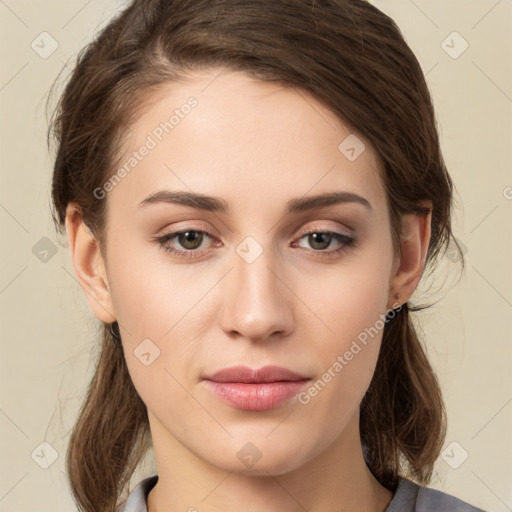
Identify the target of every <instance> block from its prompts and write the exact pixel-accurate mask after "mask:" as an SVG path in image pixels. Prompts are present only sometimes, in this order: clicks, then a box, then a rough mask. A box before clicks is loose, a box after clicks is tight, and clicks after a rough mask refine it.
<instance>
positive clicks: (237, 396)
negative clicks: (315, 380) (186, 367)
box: [203, 379, 310, 411]
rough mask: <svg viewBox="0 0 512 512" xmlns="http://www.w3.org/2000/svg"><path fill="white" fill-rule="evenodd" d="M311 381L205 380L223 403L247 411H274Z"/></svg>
mask: <svg viewBox="0 0 512 512" xmlns="http://www.w3.org/2000/svg"><path fill="white" fill-rule="evenodd" d="M309 380H310V379H303V380H297V381H279V382H260V383H254V384H245V383H242V382H214V381H212V380H204V381H203V382H204V383H205V384H206V386H207V387H208V388H209V389H210V390H211V391H213V393H214V394H215V395H217V397H218V398H220V399H221V400H222V401H223V402H225V403H227V404H229V405H232V406H233V407H236V408H237V409H243V410H245V411H266V410H269V409H274V408H275V407H278V406H279V405H281V404H283V403H285V402H286V401H287V400H289V399H290V398H292V397H293V396H295V395H296V394H297V393H298V392H299V391H300V390H301V389H302V388H303V387H304V385H305V384H306V383H307V382H309Z"/></svg>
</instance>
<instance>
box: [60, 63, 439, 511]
mask: <svg viewBox="0 0 512 512" xmlns="http://www.w3.org/2000/svg"><path fill="white" fill-rule="evenodd" d="M191 96H194V97H195V98H196V99H197V102H198V104H197V106H196V107H195V108H194V109H192V111H191V112H190V113H189V114H188V115H186V116H184V118H183V119H181V118H180V121H179V123H178V124H177V125H176V126H175V127H174V129H173V130H172V131H171V132H169V133H168V134H165V135H164V136H163V137H162V141H160V142H158V145H157V146H156V147H155V148H153V149H152V150H151V151H150V152H149V154H148V155H147V156H146V157H144V158H143V159H142V160H141V161H140V162H139V163H138V164H137V166H136V167H135V168H134V169H133V170H132V171H131V172H130V173H129V174H128V175H127V176H126V177H124V178H123V179H122V181H121V182H120V183H118V184H117V185H116V186H115V187H114V188H113V189H112V190H111V191H109V192H108V195H107V197H106V198H105V199H102V200H106V201H108V215H107V236H106V247H105V251H104V253H103V254H102V252H101V251H100V249H99V246H98V244H97V242H96V241H95V239H94V238H93V237H92V236H91V233H90V232H89V231H88V229H87V228H86V227H85V225H84V224H83V222H82V220H81V217H80V215H77V214H76V209H75V206H74V205H73V204H70V205H69V206H68V215H67V219H66V226H67V233H68V238H69V242H70V249H71V255H72V259H73V265H74V268H75V271H76V274H77V277H78V279H79V281H80V284H81V286H82V287H83V289H84V292H85V293H86V296H87V299H88V301H89V304H90V307H91V309H92V311H93V312H94V314H95V315H96V316H97V317H98V318H99V319H100V320H103V321H105V322H112V321H114V320H117V321H118V322H119V325H120V331H121V336H122V343H123V349H124V354H125V358H126V363H127V365H128V369H129V372H130V375H131V377H132V379H133V382H134V385H135V387H136V389H137V391H138V393H139V394H140V396H141V398H142V400H143V401H144V402H145V404H146V405H147V408H148V415H149V419H150V427H151V434H152V438H153V444H154V448H155V456H156V462H157V466H158V474H159V481H158V483H157V485H156V487H155V488H154V489H153V490H152V491H151V493H150V495H149V500H148V505H149V511H150V512H163V511H166V510H189V509H190V510H193V509H191V508H190V507H195V508H196V509H198V510H200V511H201V512H203V511H221V510H222V511H224V512H229V511H231V510H237V511H238V510H240V507H241V505H242V509H243V510H244V511H247V512H256V511H258V512H261V510H266V511H269V512H272V511H278V510H279V511H281V512H282V511H290V512H291V511H299V510H310V511H323V512H329V511H332V512H334V511H336V512H339V511H342V510H343V511H348V510H360V511H383V510H384V509H385V508H386V506H387V504H388V503H389V501H390V500H391V498H392V493H391V492H390V491H389V490H387V489H385V488H384V487H382V486H381V485H380V484H379V483H378V482H377V480H376V479H375V478H374V477H373V475H372V474H371V473H370V471H369V470H368V468H367V467H366V464H365V463H364V459H363V454H362V448H361V440H360V436H359V404H360V402H361V399H362V398H363V396H364V394H365V392H366V389H367V388H368V386H369V384H370V381H371V378H372V375H373V372H374V369H375V364H376V361H377V357H378V351H379V348H380V343H381V336H382V330H379V333H378V335H374V336H373V337H370V338H369V339H368V343H367V345H366V346H364V347H363V348H362V350H361V351H360V352H358V353H357V355H355V356H354V357H353V358H352V360H351V361H349V362H348V364H347V365H346V366H344V367H343V369H342V370H341V371H339V372H337V373H336V376H335V377H333V378H332V379H331V381H330V382H328V383H327V385H326V386H325V387H324V388H323V389H322V390H321V391H320V392H318V394H317V395H316V396H313V397H311V400H310V401H309V402H308V403H307V404H302V403H300V402H299V401H298V400H297V399H296V398H292V399H290V400H288V401H287V402H286V403H284V404H282V405H280V406H279V407H277V408H275V409H271V410H268V411H262V412H255V411H243V410H239V409H236V408H234V407H232V406H230V405H228V404H226V403H224V402H222V401H220V400H219V399H218V398H217V397H216V396H215V395H214V394H212V393H211V392H210V390H209V389H208V388H207V387H206V386H205V385H204V382H202V381H201V377H202V376H204V375H205V374H211V373H213V372H215V371H217V370H220V369H222V368H226V367H229V366H233V365H237V364H245V365H247V366H249V367H251V368H260V367H262V366H265V365H267V364H274V365H279V366H284V367H286V368H289V369H291V370H293V371H295V372H297V373H300V374H303V375H305V376H308V377H310V378H311V379H312V382H316V381H317V380H318V379H320V378H321V377H322V375H323V374H324V373H325V372H326V371H327V369H328V368H330V367H332V366H333V364H334V363H335V361H336V360H337V358H338V356H339V355H343V354H344V353H345V352H346V351H347V350H348V349H349V348H350V346H351V344H352V342H353V341H354V340H356V339H357V336H358V334H360V333H361V332H363V331H364V330H365V329H367V328H370V327H371V326H375V325H377V326H379V325H380V323H378V320H379V318H382V317H381V316H380V315H383V314H384V313H385V312H386V310H387V309H388V308H391V307H392V305H393V304H395V306H396V305H397V299H396V298H395V294H396V293H400V294H401V298H400V300H399V301H398V303H400V304H402V303H403V302H405V301H406V300H408V298H409V297H410V295H411V294H412V292H413V291H414V289H415V288H416V286H417V284H418V281H419V279H420V277H421V274H422V271H423V267H424V264H425V255H426V250H427V247H428V241H429V238H430V215H428V216H425V217H420V216H417V215H412V214H411V215H406V216H404V217H403V235H402V251H403V256H402V260H401V261H399V259H398V258H396V257H395V256H394V254H393V248H392V244H391V232H390V223H389V214H388V209H387V202H386V194H385V190H384V188H383V185H382V182H381V179H380V175H379V174H380V172H381V170H380V169H381V163H380V160H379V159H378V156H377V155H376V153H375V151H374V150H373V148H372V147H371V145H370V144H369V143H368V142H367V141H365V144H366V149H365V150H364V151H363V152H362V153H361V154H360V156H359V157H358V158H357V159H356V160H354V161H350V160H349V159H347V158H346V156H345V155H344V154H342V153H341V152H340V151H339V150H338V146H339V144H340V143H341V142H342V141H343V140H344V139H345V138H346V137H347V136H348V135H349V134H350V133H351V131H350V130H349V128H347V126H346V125H345V124H344V123H343V122H342V121H341V120H340V119H339V118H338V117H337V116H335V115H334V114H333V113H332V112H330V111H329V110H327V109H326V108H325V107H323V106H322V105H321V104H320V103H319V102H317V101H316V100H315V99H314V98H313V97H312V96H310V95H309V94H307V93H306V92H304V91H301V90H297V89H293V88H289V87H283V86H281V85H277V84H268V83H263V82H260V81H255V80H253V79H252V78H250V77H248V76H247V75H244V74H242V73H235V72H228V71H223V72H222V73H220V70H219V69H208V70H202V71H196V72H194V73H193V74H192V75H191V77H190V79H189V80H187V81H184V82H180V83H174V84H169V86H168V87H165V88H163V89H162V90H160V91H159V92H158V95H154V96H152V97H151V98H148V99H150V100H151V101H150V102H148V104H147V106H146V108H145V110H144V111H143V112H142V114H141V115H140V116H139V117H138V119H137V120H136V122H135V123H134V125H133V126H132V130H131V131H130V132H129V133H127V134H126V138H125V141H126V143H125V146H124V148H123V151H124V157H125V158H124V159H121V160H122V162H124V161H126V159H127V158H128V157H129V156H130V154H131V152H133V151H135V150H137V149H138V148H140V147H141V145H143V144H144V141H145V140H147V137H148V135H150V134H151V133H152V132H153V130H154V128H155V127H156V126H158V125H159V123H161V122H162V121H165V120H167V119H168V118H169V115H170V113H172V111H173V110H175V109H176V108H180V106H181V105H183V104H184V103H186V101H187V99H188V98H189V97H191ZM153 138H155V137H153ZM360 139H361V140H363V139H362V138H361V137H360ZM157 190H173V191H188V192H195V193H202V194H208V195H212V196H217V197H219V198H222V199H224V200H225V201H227V202H228V204H229V208H230V210H229V213H227V214H226V213H219V212H215V213H214V212H208V211H203V210H200V209H197V208H191V207H188V206H183V205H176V204H164V203H158V204H151V205H146V206H145V207H144V208H141V207H139V206H138V205H139V203H140V202H141V201H142V200H143V199H145V198H146V197H147V196H148V195H149V194H151V193H153V192H155V191H157ZM333 191H348V192H352V193H356V194H359V195H361V196H363V197H364V198H366V199H367V200H368V201H369V203H370V204H371V209H368V208H366V207H365V206H363V205H361V204H358V203H354V202H352V203H344V204H337V205H331V206H328V207H322V208H317V209H316V210H311V211H305V212H300V213H294V214H286V204H287V202H288V201H289V200H291V199H293V198H301V197H303V196H310V195H316V194H320V193H324V192H333ZM171 228H176V229H184V228H186V229H188V230H199V231H201V230H202V231H206V232H209V233H210V234H211V236H207V235H205V236H204V239H203V242H202V243H201V245H200V246H199V248H198V249H192V250H195V251H196V254H197V255H198V256H196V257H195V258H190V259H184V258H179V257H177V256H175V255H173V254H170V253H168V252H166V251H165V250H164V248H163V247H162V246H160V245H158V243H155V242H154V241H153V240H152V239H154V238H155V237H157V236H160V235H162V234H163V233H166V232H168V231H169V230H170V229H171ZM314 230H316V232H318V231H320V232H322V231H330V232H332V231H333V230H334V231H336V230H337V231H341V232H342V233H346V234H348V235H353V236H354V238H355V239H356V242H355V244H353V245H349V246H347V247H345V250H344V251H343V252H341V253H340V254H337V255H334V256H333V257H328V256H325V255H323V254H324V253H328V252H331V253H333V251H334V250H335V249H337V248H339V247H341V246H342V243H341V242H338V241H337V240H336V239H335V238H333V239H332V241H331V243H330V245H328V240H327V242H326V243H325V244H324V246H323V247H322V248H320V249H319V248H318V247H319V245H314V240H311V237H308V236H305V235H304V234H303V233H304V232H310V231H312V232H315V231H314ZM247 236H251V237H253V239H254V240H255V241H256V243H257V246H259V247H260V248H261V250H262V253H261V254H260V255H259V256H258V257H257V258H256V259H255V260H254V261H252V262H250V263H248V262H247V261H246V260H245V259H244V258H242V257H241V256H240V254H239V253H238V252H237V248H239V247H240V244H241V243H242V242H243V241H244V239H245V238H246V237H247ZM181 241H182V242H183V239H182V240H181ZM167 245H171V246H172V247H174V248H176V249H178V250H180V249H181V250H182V251H184V250H186V249H187V248H189V247H191V246H192V244H190V243H189V245H187V246H184V245H183V244H180V240H179V239H178V237H175V238H174V240H171V241H168V242H167ZM242 246H243V244H242ZM257 246H256V245H253V246H251V247H253V248H252V249H250V250H251V251H253V250H255V249H254V247H257ZM326 246H327V248H326ZM189 250H190V249H189ZM315 251H316V252H315ZM322 251H323V252H322ZM252 254H254V253H252ZM147 339H149V340H151V342H150V343H151V344H150V345H148V347H155V346H156V347H158V349H159V350H160V354H159V356H158V357H156V359H154V361H153V362H152V363H151V364H149V365H144V364H142V362H141V360H140V359H139V357H137V356H136V355H135V353H134V351H136V349H137V347H138V346H139V345H140V343H141V342H142V341H143V340H147ZM146 343H148V342H146ZM151 350H154V348H152V349H151ZM305 389H306V390H307V388H305ZM247 443H252V444H253V445H254V446H255V447H256V448H257V451H256V450H255V449H254V448H246V449H249V450H252V452H251V453H254V454H256V453H259V455H261V458H260V459H259V460H258V461H257V462H256V463H255V464H254V465H252V466H251V467H249V466H248V465H247V464H244V463H243V462H242V461H241V460H240V458H239V457H238V456H237V454H238V452H239V451H240V449H242V448H243V447H244V446H245V445H246V444H247ZM249 446H250V445H249Z"/></svg>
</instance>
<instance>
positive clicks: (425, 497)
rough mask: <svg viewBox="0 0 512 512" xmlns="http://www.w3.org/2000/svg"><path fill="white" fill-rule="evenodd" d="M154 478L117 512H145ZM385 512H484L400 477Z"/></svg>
mask: <svg viewBox="0 0 512 512" xmlns="http://www.w3.org/2000/svg"><path fill="white" fill-rule="evenodd" d="M157 480H158V475H153V476H150V477H148V478H145V479H144V480H142V481H141V482H139V483H138V484H137V486H136V487H135V488H134V489H133V491H132V492H131V493H130V494H129V496H128V499H127V500H126V501H125V502H124V503H122V504H121V505H120V506H119V507H118V508H117V512H148V508H147V496H148V494H149V491H151V489H152V488H153V487H154V486H155V484H156V482H157ZM385 512H485V511H484V510H482V509H480V508H476V507H473V506H471V505H469V504H468V503H466V502H464V501H462V500H459V499H458V498H455V497H453V496H450V495H449V494H446V493H444V492H441V491H438V490H436V489H431V488H429V487H425V486H422V485H418V484H416V483H414V482H412V481H411V480H408V479H406V478H400V480H399V483H398V487H397V489H396V491H395V494H394V496H393V499H392V500H391V502H390V503H389V505H388V506H387V508H386V510H385Z"/></svg>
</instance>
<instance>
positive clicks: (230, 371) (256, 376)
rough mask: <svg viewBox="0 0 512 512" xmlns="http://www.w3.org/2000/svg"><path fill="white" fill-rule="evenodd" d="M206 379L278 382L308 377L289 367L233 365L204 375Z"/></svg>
mask: <svg viewBox="0 0 512 512" xmlns="http://www.w3.org/2000/svg"><path fill="white" fill-rule="evenodd" d="M203 379H205V380H211V381H214V382H242V383H259V382H278V381H297V380H304V379H308V377H305V376H304V375H299V374H298V373H295V372H292V371H291V370H288V369H287V368H282V367H280V366H263V367H262V368H257V369H252V368H249V367H248V366H232V367H230V368H224V369H222V370H219V371H218V372H215V373H213V374H212V375H207V376H206V377H203Z"/></svg>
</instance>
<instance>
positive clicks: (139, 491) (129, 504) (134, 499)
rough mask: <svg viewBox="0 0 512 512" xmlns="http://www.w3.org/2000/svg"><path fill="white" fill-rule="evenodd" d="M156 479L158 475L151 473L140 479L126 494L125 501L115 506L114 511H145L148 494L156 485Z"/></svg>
mask: <svg viewBox="0 0 512 512" xmlns="http://www.w3.org/2000/svg"><path fill="white" fill-rule="evenodd" d="M157 481H158V475H153V476H150V477H148V478H144V480H141V481H140V482H139V483H138V484H137V485H136V487H135V488H134V489H133V491H132V492H131V493H130V494H129V495H128V498H127V499H126V501H125V502H124V503H121V504H120V505H119V506H118V507H117V509H116V512H147V510H148V505H147V498H148V494H149V491H151V489H153V487H154V486H155V485H156V482H157Z"/></svg>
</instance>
